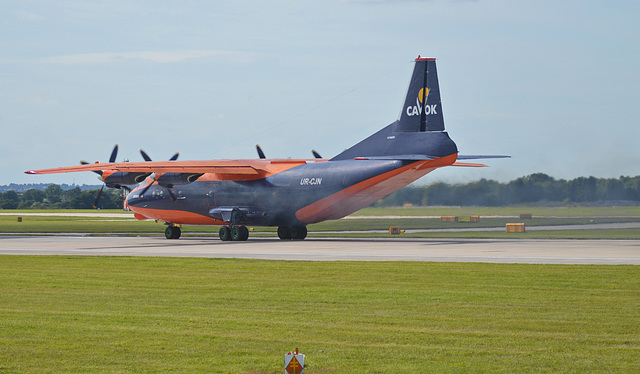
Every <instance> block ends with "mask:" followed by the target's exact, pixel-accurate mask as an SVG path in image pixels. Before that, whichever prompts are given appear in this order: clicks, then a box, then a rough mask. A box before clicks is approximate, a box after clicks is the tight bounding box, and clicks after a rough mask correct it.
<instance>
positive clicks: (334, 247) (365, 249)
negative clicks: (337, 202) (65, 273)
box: [0, 236, 640, 265]
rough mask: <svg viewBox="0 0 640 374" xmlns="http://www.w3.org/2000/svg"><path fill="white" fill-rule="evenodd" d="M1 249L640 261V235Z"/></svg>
mask: <svg viewBox="0 0 640 374" xmlns="http://www.w3.org/2000/svg"><path fill="white" fill-rule="evenodd" d="M0 254H5V255H64V256H69V255H85V256H167V257H210V258H251V259H265V260H296V261H299V260H304V261H439V262H490V263H541V264H611V265H613V264H633V265H640V240H529V239H526V240H524V239H406V238H385V239H343V238H340V239H325V238H323V239H319V238H318V239H317V238H308V239H306V240H304V241H281V240H278V239H262V238H251V239H249V241H246V242H221V241H220V240H218V239H217V238H214V237H208V238H190V237H186V238H182V239H179V240H167V239H165V238H163V237H92V236H37V237H36V236H0Z"/></svg>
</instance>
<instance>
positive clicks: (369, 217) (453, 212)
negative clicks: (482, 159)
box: [0, 207, 640, 239]
mask: <svg viewBox="0 0 640 374" xmlns="http://www.w3.org/2000/svg"><path fill="white" fill-rule="evenodd" d="M0 212H2V213H11V215H0V233H43V232H44V233H59V232H79V233H91V234H95V235H104V234H114V233H117V234H119V235H157V236H161V235H164V234H163V233H164V225H163V224H162V223H161V222H160V223H156V222H154V221H137V220H135V219H133V217H132V215H131V214H130V213H129V214H127V213H124V212H122V211H117V210H116V211H100V212H97V211H88V212H93V213H97V214H112V213H121V215H120V218H113V217H105V218H100V217H98V218H96V217H91V218H87V217H63V216H31V215H25V214H28V213H39V211H0ZM58 212H61V213H66V212H68V211H58ZM72 212H75V213H79V212H80V213H87V211H72ZM41 213H52V212H50V211H49V212H47V211H42V212H41ZM520 213H531V214H532V215H533V218H532V219H524V220H523V219H520V218H519V217H518V216H519V214H520ZM21 214H22V215H23V216H22V222H17V219H16V218H17V217H18V216H21ZM471 215H478V216H480V222H478V223H468V222H467V223H463V222H441V220H440V216H471ZM511 222H524V223H525V224H526V225H527V227H530V226H557V225H589V224H592V223H616V222H640V207H595V208H594V207H568V208H567V207H561V208H540V207H534V208H529V207H504V208H488V207H462V208H457V207H426V208H366V209H363V210H361V211H358V212H356V213H355V214H353V215H352V216H350V217H349V219H342V220H336V221H326V222H322V223H318V224H313V225H309V227H308V228H309V236H311V237H314V236H315V237H319V236H334V237H335V236H339V237H362V236H367V237H388V231H387V234H385V231H386V230H388V229H389V226H400V227H401V228H402V229H406V230H411V229H414V230H416V229H465V228H483V227H485V228H486V227H495V228H504V227H505V224H506V223H511ZM218 230H219V227H218V226H185V227H184V228H183V235H185V236H189V235H203V234H205V235H212V236H217V232H218ZM371 230H379V231H381V232H380V233H370V232H367V233H359V232H358V231H371ZM275 231H276V228H274V227H255V231H254V232H253V233H252V234H251V235H252V236H260V235H269V236H274V235H275ZM342 231H355V232H350V233H343V232H342ZM327 232H328V233H327ZM404 236H409V237H425V238H443V237H463V238H513V237H518V238H555V239H560V238H564V239H640V229H637V228H636V229H615V230H598V229H592V230H570V229H568V230H560V231H556V230H553V231H551V230H548V231H547V230H545V231H535V232H534V231H529V232H525V233H517V234H514V233H506V232H504V231H497V232H473V231H461V232H445V233H443V232H419V233H407V234H404Z"/></svg>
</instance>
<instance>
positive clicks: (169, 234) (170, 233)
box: [164, 226, 182, 239]
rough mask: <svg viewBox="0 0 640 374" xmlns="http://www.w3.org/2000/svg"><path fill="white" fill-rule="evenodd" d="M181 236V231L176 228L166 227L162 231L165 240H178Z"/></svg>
mask: <svg viewBox="0 0 640 374" xmlns="http://www.w3.org/2000/svg"><path fill="white" fill-rule="evenodd" d="M180 235H182V230H180V228H179V227H177V226H168V227H167V228H166V229H165V230H164V237H165V238H167V239H178V238H180Z"/></svg>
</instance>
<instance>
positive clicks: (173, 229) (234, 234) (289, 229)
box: [164, 224, 307, 242]
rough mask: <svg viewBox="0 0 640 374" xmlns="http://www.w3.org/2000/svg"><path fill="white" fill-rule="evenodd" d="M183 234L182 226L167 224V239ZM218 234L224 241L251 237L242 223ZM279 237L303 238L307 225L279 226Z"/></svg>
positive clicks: (223, 229)
mask: <svg viewBox="0 0 640 374" xmlns="http://www.w3.org/2000/svg"><path fill="white" fill-rule="evenodd" d="M181 235H182V230H181V229H180V226H176V225H174V224H167V228H166V229H165V230H164V236H165V237H166V238H167V239H179V238H180V236H181ZM218 236H220V240H222V241H223V242H228V241H234V242H244V241H246V240H247V239H249V229H247V227H246V226H242V225H233V226H222V227H221V228H220V231H218ZM278 237H279V238H280V239H282V240H291V239H293V240H302V239H304V238H306V237H307V227H306V226H280V227H278Z"/></svg>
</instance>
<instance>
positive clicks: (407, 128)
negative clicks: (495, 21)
mask: <svg viewBox="0 0 640 374" xmlns="http://www.w3.org/2000/svg"><path fill="white" fill-rule="evenodd" d="M457 152H458V150H457V148H456V145H455V143H454V142H453V141H452V140H451V139H450V138H449V135H448V134H447V133H446V132H445V131H444V119H443V116H442V103H441V101H440V86H439V84H438V72H437V70H436V59H435V58H424V57H419V56H418V58H416V59H415V66H414V68H413V74H412V75H411V80H410V82H409V89H408V90H407V95H406V96H405V100H404V104H403V106H402V111H401V113H400V118H398V120H396V121H395V122H393V123H391V124H390V125H388V126H387V127H385V128H383V129H382V130H380V131H378V132H377V133H375V134H373V135H371V136H369V137H368V138H366V139H364V140H363V141H361V142H360V143H358V144H356V145H354V146H353V147H351V148H349V149H347V150H345V151H344V152H342V153H340V154H339V155H337V156H335V157H334V158H333V159H332V160H346V159H354V158H356V159H392V160H407V161H416V160H431V159H434V158H439V157H444V156H449V155H452V154H454V153H457Z"/></svg>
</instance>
